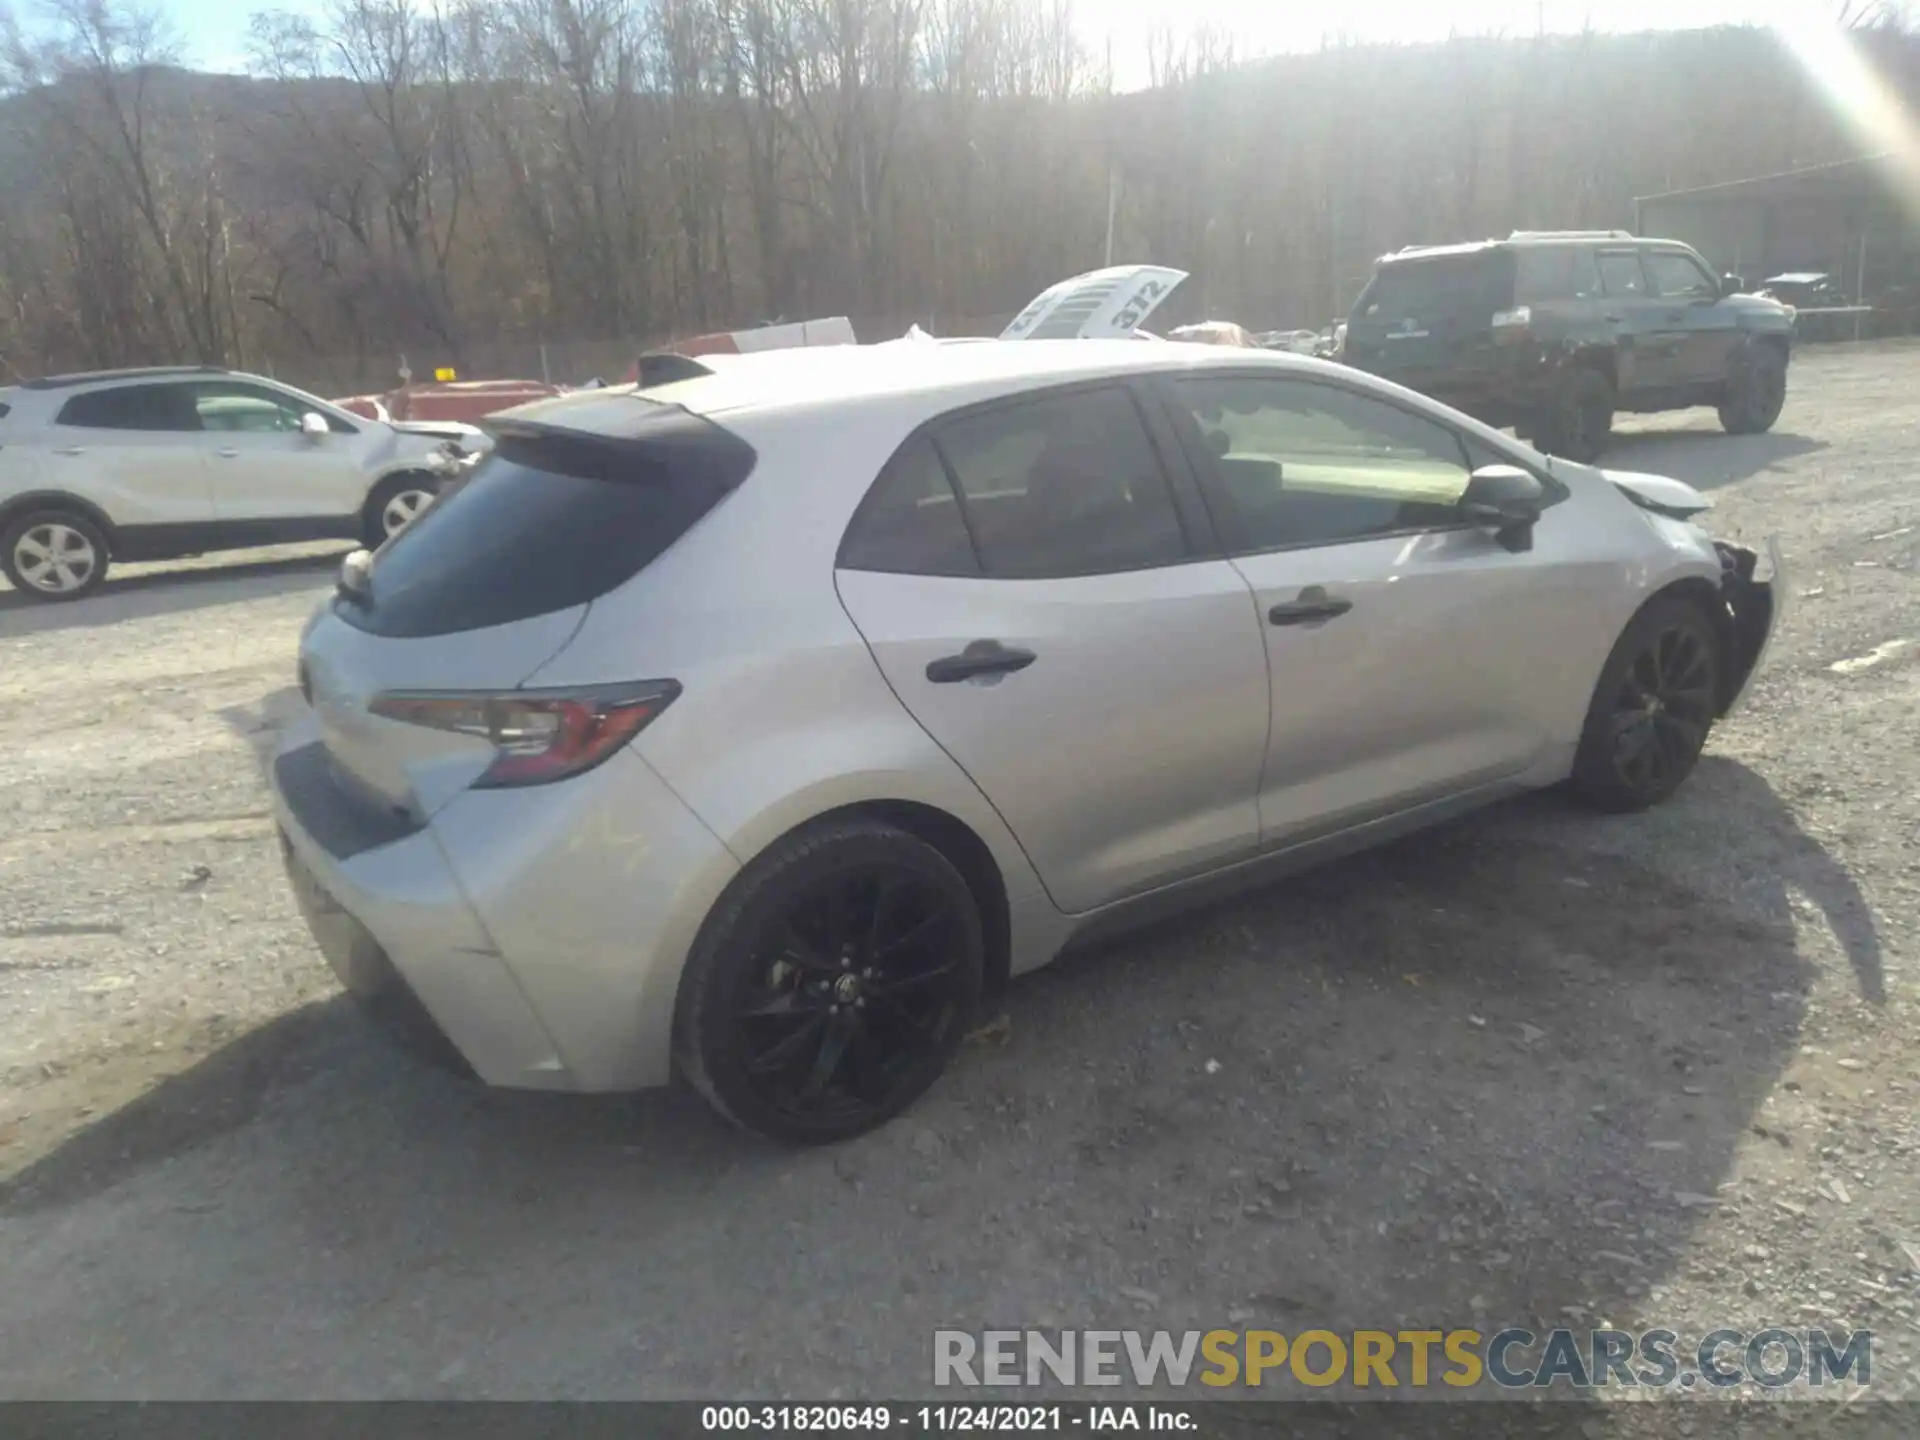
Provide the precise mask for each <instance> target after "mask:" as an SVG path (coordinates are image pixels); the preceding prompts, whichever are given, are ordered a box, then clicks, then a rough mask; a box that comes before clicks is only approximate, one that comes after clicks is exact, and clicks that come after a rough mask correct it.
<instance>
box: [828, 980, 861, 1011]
mask: <svg viewBox="0 0 1920 1440" xmlns="http://www.w3.org/2000/svg"><path fill="white" fill-rule="evenodd" d="M833 998H834V999H836V1000H838V1001H840V1002H841V1004H843V1005H844V1004H847V1003H848V1002H850V1001H853V1000H857V999H859V998H860V977H859V976H858V975H842V976H841V977H840V978H839V979H838V980H835V981H834V982H833Z"/></svg>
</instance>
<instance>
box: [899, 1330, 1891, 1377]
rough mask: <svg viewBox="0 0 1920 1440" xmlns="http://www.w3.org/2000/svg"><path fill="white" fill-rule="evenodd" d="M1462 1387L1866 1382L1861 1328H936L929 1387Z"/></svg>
mask: <svg viewBox="0 0 1920 1440" xmlns="http://www.w3.org/2000/svg"><path fill="white" fill-rule="evenodd" d="M1128 1382H1131V1383H1132V1384H1134V1385H1136V1386H1138V1387H1140V1388H1142V1389H1146V1388H1148V1387H1151V1386H1155V1385H1171V1386H1176V1387H1183V1386H1190V1385H1203V1386H1209V1387H1212V1388H1215V1389H1221V1388H1226V1387H1229V1386H1237V1387H1252V1388H1262V1387H1282V1386H1294V1385H1300V1386H1307V1387H1310V1388H1314V1389H1321V1388H1325V1387H1326V1386H1329V1385H1337V1384H1340V1383H1342V1382H1349V1383H1351V1384H1352V1385H1354V1386H1356V1387H1362V1388H1364V1387H1369V1386H1373V1387H1381V1388H1403V1387H1404V1388H1411V1389H1423V1388H1429V1387H1431V1388H1438V1389H1441V1390H1454V1391H1458V1390H1462V1389H1470V1388H1472V1387H1474V1386H1480V1385H1493V1386H1497V1387H1499V1388H1502V1389H1509V1390H1517V1389H1548V1388H1551V1387H1553V1386H1556V1385H1560V1386H1568V1387H1571V1388H1574V1389H1581V1390H1587V1389H1596V1388H1607V1387H1613V1386H1636V1387H1638V1386H1647V1387H1653V1388H1665V1387H1670V1386H1677V1387H1680V1388H1682V1389H1691V1388H1693V1387H1695V1386H1699V1385H1707V1386H1714V1387H1726V1386H1733V1385H1739V1384H1742V1383H1743V1382H1744V1383H1752V1384H1757V1385H1761V1386H1764V1387H1766V1388H1768V1389H1781V1388H1784V1387H1787V1386H1792V1385H1806V1386H1829V1385H1837V1384H1842V1383H1845V1384H1849V1385H1853V1386H1864V1385H1870V1384H1872V1383H1873V1332H1872V1331H1870V1330H1848V1331H1841V1332H1839V1333H1838V1334H1837V1335H1836V1334H1830V1333H1829V1332H1828V1331H1825V1330H1785V1329H1767V1330H1756V1331H1752V1332H1748V1331H1743V1330H1715V1331H1712V1332H1711V1333H1709V1334H1707V1335H1705V1336H1702V1337H1701V1339H1700V1340H1699V1342H1698V1343H1697V1344H1694V1345H1690V1346H1689V1345H1684V1344H1683V1343H1682V1342H1681V1339H1680V1337H1679V1335H1678V1334H1677V1333H1676V1332H1674V1331H1672V1330H1645V1331H1638V1332H1636V1331H1632V1330H1614V1329H1599V1330H1567V1329H1560V1330H1550V1331H1547V1332H1546V1333H1545V1334H1535V1333H1534V1332H1533V1331H1531V1330H1523V1329H1518V1328H1513V1329H1506V1330H1497V1331H1494V1332H1492V1333H1490V1334H1482V1332H1480V1331H1478V1330H1351V1331H1332V1330H1303V1331H1300V1332H1298V1333H1296V1334H1293V1335H1286V1334H1283V1333H1281V1332H1280V1331H1277V1330H1207V1331H1200V1330H1186V1331H1180V1332H1175V1331H1170V1330H1148V1331H1143V1330H1056V1331H1041V1330H982V1331H978V1332H975V1331H968V1330H936V1331H935V1332H934V1336H933V1383H934V1384H935V1385H936V1386H955V1387H963V1388H973V1387H984V1386H1025V1385H1035V1386H1038V1385H1068V1386H1083V1385H1124V1384H1127V1383H1128Z"/></svg>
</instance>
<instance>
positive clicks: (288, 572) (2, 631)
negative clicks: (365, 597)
mask: <svg viewBox="0 0 1920 1440" xmlns="http://www.w3.org/2000/svg"><path fill="white" fill-rule="evenodd" d="M345 553H346V551H345V550H344V549H341V550H333V551H328V552H326V553H324V554H319V555H298V556H293V557H291V558H281V559H275V560H251V561H243V562H241V563H240V564H236V565H222V566H219V567H217V568H214V567H205V568H195V569H190V570H152V571H147V572H145V573H143V574H139V575H128V576H124V577H117V576H115V575H113V574H111V573H109V574H108V576H107V580H106V583H105V584H103V585H102V586H101V587H100V588H99V589H98V590H97V591H95V592H94V593H93V594H91V595H89V596H87V597H86V599H84V600H71V601H64V602H50V601H40V600H31V599H28V598H27V597H26V596H25V595H22V594H21V593H20V592H19V591H18V590H13V589H0V639H4V638H6V637H8V636H14V635H42V634H47V633H50V632H52V631H56V630H76V629H90V628H92V627H94V626H98V625H117V624H119V623H120V622H121V621H123V620H144V619H148V618H151V617H153V616H156V615H173V614H178V613H179V612H181V611H185V610H199V609H203V608H205V607H206V606H209V605H228V604H232V603H233V602H234V601H237V600H260V599H264V598H266V597H268V596H272V595H284V594H287V593H290V592H292V591H295V590H303V589H306V588H307V587H309V586H311V585H313V584H315V583H316V581H317V580H318V579H320V577H322V576H324V575H325V574H326V573H327V572H328V571H329V570H332V569H336V568H337V567H338V566H339V564H340V557H341V556H342V555H343V554H345Z"/></svg>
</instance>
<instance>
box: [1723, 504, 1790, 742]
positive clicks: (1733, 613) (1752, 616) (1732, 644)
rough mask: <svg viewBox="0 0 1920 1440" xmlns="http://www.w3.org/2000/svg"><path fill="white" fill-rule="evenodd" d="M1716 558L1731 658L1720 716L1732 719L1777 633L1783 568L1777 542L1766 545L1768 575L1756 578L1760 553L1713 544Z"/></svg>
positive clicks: (1782, 601) (1783, 603) (1782, 598)
mask: <svg viewBox="0 0 1920 1440" xmlns="http://www.w3.org/2000/svg"><path fill="white" fill-rule="evenodd" d="M1713 548H1714V549H1715V550H1716V551H1717V552H1719V555H1720V594H1721V596H1722V598H1724V599H1725V601H1726V605H1727V635H1728V640H1729V646H1728V653H1729V655H1730V657H1731V659H1732V662H1733V663H1732V665H1731V666H1730V667H1729V671H1728V675H1727V680H1726V684H1725V686H1724V688H1723V691H1722V695H1723V699H1722V704H1721V707H1720V713H1721V715H1722V716H1726V715H1731V714H1732V713H1733V712H1734V711H1735V710H1737V709H1739V707H1740V705H1741V702H1742V701H1744V700H1745V699H1746V697H1747V692H1748V691H1749V690H1750V689H1751V688H1752V685H1753V681H1754V677H1755V676H1757V675H1758V674H1759V673H1760V670H1761V667H1762V666H1763V665H1764V664H1765V662H1766V658H1767V649H1768V647H1769V646H1770V645H1772V643H1773V637H1774V633H1775V632H1776V631H1777V630H1779V628H1780V617H1781V614H1782V612H1783V611H1784V609H1785V608H1786V598H1787V579H1786V567H1785V565H1784V563H1783V562H1782V561H1781V559H1780V546H1779V543H1778V542H1777V541H1775V540H1773V539H1769V540H1768V541H1767V574H1766V578H1765V579H1761V578H1760V576H1759V571H1760V553H1759V552H1758V551H1757V550H1751V549H1749V548H1747V547H1746V546H1744V545H1732V544H1729V543H1728V542H1726V541H1724V540H1716V541H1714V542H1713Z"/></svg>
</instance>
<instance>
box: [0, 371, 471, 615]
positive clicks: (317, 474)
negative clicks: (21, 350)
mask: <svg viewBox="0 0 1920 1440" xmlns="http://www.w3.org/2000/svg"><path fill="white" fill-rule="evenodd" d="M486 444H487V442H486V439H485V437H484V436H483V435H482V433H481V432H480V431H479V430H477V429H475V428H474V427H473V426H470V425H457V424H451V423H445V422H442V423H436V424H397V423H391V422H388V421H382V420H367V419H363V418H361V417H360V416H357V415H352V414H349V413H348V412H346V411H345V410H342V409H341V408H340V407H339V406H337V405H330V404H328V403H327V402H326V401H324V400H318V399H315V398H314V397H313V396H311V395H307V394H303V393H302V392H301V391H298V390H294V389H291V388H289V387H288V386H285V385H280V384H277V383H275V382H274V381H271V380H263V379H261V378H260V377H258V376H255V375H241V374H237V373H235V372H233V371H229V370H222V369H218V368H215V367H176V368H170V369H155V370H109V371H95V372H93V373H89V374H82V375H56V376H50V377H48V378H46V379H41V380H29V381H27V382H26V383H24V384H22V385H17V386H12V387H8V388H3V389H0V571H4V572H5V574H6V577H7V579H8V580H10V581H12V582H13V585H14V588H16V589H18V590H20V591H22V592H23V593H25V594H26V595H29V596H32V597H34V598H36V599H43V600H73V599H77V598H79V597H80V596H82V595H85V594H87V593H88V592H90V591H91V590H93V589H94V588H95V587H97V586H98V585H99V584H100V582H101V581H102V580H103V579H104V578H105V577H106V573H107V564H108V561H109V560H165V559H174V558H177V557H179V556H183V555H198V554H202V553H205V552H206V551H209V550H232V549H239V548H241V547H243V546H248V545H278V544H286V543H291V542H296V541H305V540H326V539H333V538H340V539H349V540H361V541H364V542H365V543H366V544H368V545H370V546H374V545H378V544H380V543H381V542H382V541H383V540H385V539H386V538H387V537H388V536H390V535H393V534H396V533H398V532H399V531H400V530H401V529H403V528H405V526H406V525H407V523H408V522H409V521H410V520H411V519H412V518H413V517H414V515H416V514H417V513H419V511H420V510H421V509H423V508H424V507H425V506H426V505H427V504H428V503H429V502H430V501H431V500H432V498H433V496H434V494H435V492H436V491H437V490H438V488H439V486H440V483H441V481H442V480H443V479H444V478H445V477H447V476H449V475H451V474H454V473H456V472H457V471H458V470H459V469H460V468H461V466H462V464H463V463H464V462H465V461H466V460H467V459H469V458H470V457H471V454H472V452H475V451H478V450H480V449H482V448H484V447H485V446H486Z"/></svg>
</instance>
